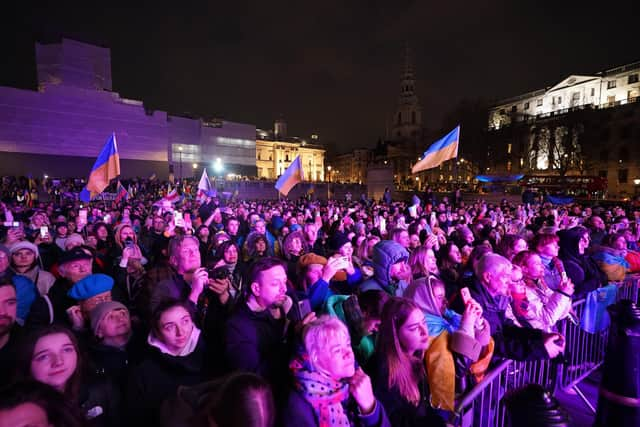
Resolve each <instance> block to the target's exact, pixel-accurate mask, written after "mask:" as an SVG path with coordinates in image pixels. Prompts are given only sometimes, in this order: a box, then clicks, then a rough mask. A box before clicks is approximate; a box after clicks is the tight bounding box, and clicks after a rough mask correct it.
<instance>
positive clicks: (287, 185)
mask: <svg viewBox="0 0 640 427" xmlns="http://www.w3.org/2000/svg"><path fill="white" fill-rule="evenodd" d="M302 181H304V171H303V170H302V160H300V156H298V157H296V158H295V159H294V160H293V162H291V164H290V165H289V167H288V168H287V170H286V171H284V173H283V174H282V176H280V178H278V181H277V182H276V190H278V191H279V192H281V193H282V194H284V195H285V196H286V195H287V194H289V191H291V189H292V188H293V187H294V186H295V185H296V184H297V183H299V182H302Z"/></svg>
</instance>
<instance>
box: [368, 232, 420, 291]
mask: <svg viewBox="0 0 640 427" xmlns="http://www.w3.org/2000/svg"><path fill="white" fill-rule="evenodd" d="M407 259H409V252H407V250H406V249H405V248H404V247H402V246H401V245H400V244H399V243H397V242H394V241H393V240H382V241H380V242H378V243H377V244H376V245H375V246H374V248H373V277H371V278H370V279H368V280H366V281H364V282H363V283H362V284H361V285H360V291H361V292H365V291H370V290H377V291H385V292H386V293H388V294H389V295H391V296H400V297H401V296H402V295H403V294H404V290H405V289H406V288H407V286H408V285H409V284H408V283H407V282H405V281H403V280H401V281H399V282H396V281H394V280H393V279H392V278H391V276H390V275H389V269H390V268H391V266H392V265H393V264H395V263H397V262H400V261H406V260H407Z"/></svg>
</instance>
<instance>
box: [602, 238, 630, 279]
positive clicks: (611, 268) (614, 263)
mask: <svg viewBox="0 0 640 427" xmlns="http://www.w3.org/2000/svg"><path fill="white" fill-rule="evenodd" d="M602 243H603V244H602V246H600V247H598V249H596V252H595V254H594V255H593V259H595V260H596V262H597V263H598V266H599V267H600V269H601V270H602V271H604V273H605V274H606V275H607V279H608V280H609V281H610V282H617V281H621V280H624V277H625V274H626V273H627V272H629V269H630V265H629V262H628V261H627V260H626V259H625V256H626V255H627V248H626V240H624V236H622V235H618V234H609V235H607V236H606V237H605V238H604V240H603V242H602Z"/></svg>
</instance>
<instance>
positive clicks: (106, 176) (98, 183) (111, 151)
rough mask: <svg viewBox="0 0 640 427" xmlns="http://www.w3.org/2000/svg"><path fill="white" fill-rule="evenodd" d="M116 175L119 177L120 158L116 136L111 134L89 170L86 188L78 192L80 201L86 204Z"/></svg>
mask: <svg viewBox="0 0 640 427" xmlns="http://www.w3.org/2000/svg"><path fill="white" fill-rule="evenodd" d="M118 175H120V156H119V155H118V146H117V144H116V134H115V133H112V134H111V136H110V137H109V139H108V140H107V143H106V144H104V147H102V151H101V152H100V154H99V155H98V158H97V159H96V162H95V163H94V164H93V168H91V173H90V174H89V180H88V181H87V186H86V187H85V188H84V190H82V192H80V200H82V201H83V202H87V203H88V202H89V201H91V199H94V198H95V197H96V196H97V195H98V194H100V193H102V191H104V189H105V188H107V186H108V185H109V181H111V180H112V179H113V178H115V177H117V176H118Z"/></svg>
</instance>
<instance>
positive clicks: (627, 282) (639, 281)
mask: <svg viewBox="0 0 640 427" xmlns="http://www.w3.org/2000/svg"><path fill="white" fill-rule="evenodd" d="M638 286H640V274H629V275H628V276H627V277H625V279H624V281H623V282H622V283H620V284H619V285H618V293H617V295H616V298H617V300H618V301H620V300H623V299H628V300H631V301H633V302H634V303H635V304H637V303H638Z"/></svg>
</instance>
